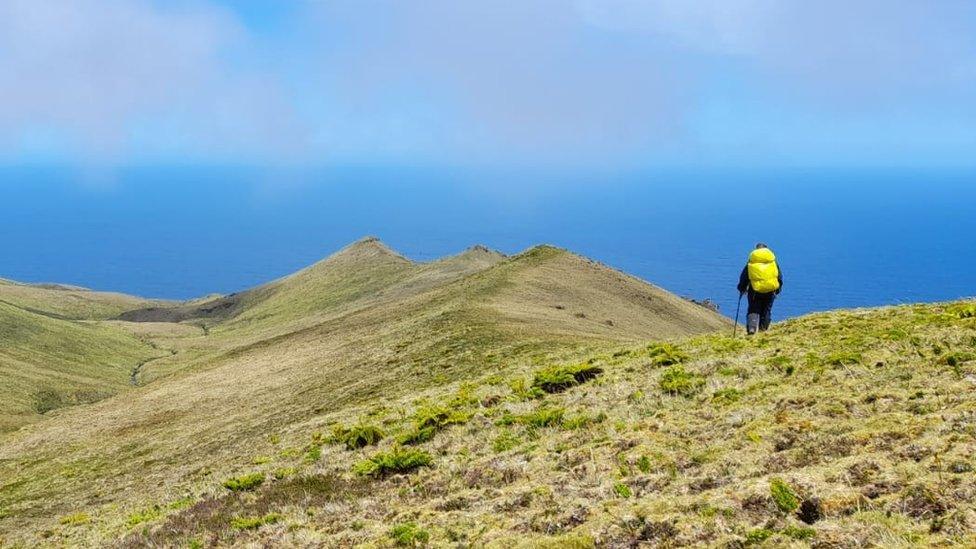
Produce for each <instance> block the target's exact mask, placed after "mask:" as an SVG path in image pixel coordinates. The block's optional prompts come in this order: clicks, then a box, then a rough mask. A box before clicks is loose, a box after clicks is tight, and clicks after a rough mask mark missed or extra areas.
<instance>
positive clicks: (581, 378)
mask: <svg viewBox="0 0 976 549" xmlns="http://www.w3.org/2000/svg"><path fill="white" fill-rule="evenodd" d="M602 373H603V368H600V367H598V366H594V365H593V364H567V365H559V366H549V367H547V368H543V369H541V370H539V371H537V372H536V373H535V378H534V379H533V380H532V386H533V387H537V388H539V389H541V390H542V391H545V392H547V393H561V392H563V391H565V390H566V389H569V388H570V387H575V386H577V385H580V384H581V383H586V382H587V381H589V380H591V379H593V378H595V377H596V376H598V375H600V374H602Z"/></svg>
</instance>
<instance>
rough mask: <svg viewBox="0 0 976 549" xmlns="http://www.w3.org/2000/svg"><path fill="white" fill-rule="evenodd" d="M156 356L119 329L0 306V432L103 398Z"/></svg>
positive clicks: (5, 305)
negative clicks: (45, 414) (138, 367)
mask: <svg viewBox="0 0 976 549" xmlns="http://www.w3.org/2000/svg"><path fill="white" fill-rule="evenodd" d="M158 354H159V351H157V350H155V349H153V348H152V347H150V346H148V345H146V344H145V343H143V342H142V341H140V340H139V339H137V338H136V337H133V336H132V335H129V334H127V333H125V332H122V331H120V330H117V329H114V328H111V327H105V326H99V325H97V324H92V323H87V322H81V321H72V320H61V319H57V318H51V317H48V316H45V315H43V314H38V313H34V312H30V311H26V310H24V309H21V308H18V307H14V306H13V305H10V304H8V303H5V302H0V431H4V430H9V429H12V428H14V427H17V426H20V425H22V424H24V423H26V422H29V421H33V420H36V419H38V418H39V416H40V415H41V414H44V413H48V412H51V411H53V410H55V409H57V408H62V407H65V406H69V405H72V404H79V403H86V402H94V401H96V400H101V399H103V398H106V397H108V396H110V395H112V394H114V393H116V392H118V391H120V390H122V389H125V388H126V387H127V386H128V384H129V377H130V374H131V372H132V369H133V368H135V367H136V366H137V365H138V364H139V363H141V362H142V361H144V360H147V359H149V358H151V357H153V356H155V355H158Z"/></svg>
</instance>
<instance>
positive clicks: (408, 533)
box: [390, 522, 430, 547]
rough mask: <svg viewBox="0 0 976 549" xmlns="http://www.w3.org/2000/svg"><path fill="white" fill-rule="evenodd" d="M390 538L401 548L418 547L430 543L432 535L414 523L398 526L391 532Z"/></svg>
mask: <svg viewBox="0 0 976 549" xmlns="http://www.w3.org/2000/svg"><path fill="white" fill-rule="evenodd" d="M390 537H391V538H393V542H394V543H396V544H397V545H398V546H400V547H417V546H418V545H424V544H426V543H427V542H428V541H430V534H429V533H427V530H424V529H423V528H421V527H420V526H417V524H416V523H414V522H405V523H403V524H397V525H396V526H394V527H393V528H392V529H391V530H390Z"/></svg>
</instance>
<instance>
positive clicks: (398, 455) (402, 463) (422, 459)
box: [353, 446, 433, 477]
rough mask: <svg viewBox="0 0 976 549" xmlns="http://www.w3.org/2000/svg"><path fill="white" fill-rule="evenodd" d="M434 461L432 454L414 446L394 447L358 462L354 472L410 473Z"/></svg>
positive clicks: (376, 473) (375, 475)
mask: <svg viewBox="0 0 976 549" xmlns="http://www.w3.org/2000/svg"><path fill="white" fill-rule="evenodd" d="M432 462H433V459H432V458H431V457H430V454H428V453H427V452H424V451H422V450H415V449H412V448H400V447H399V446H397V447H394V448H393V449H392V450H390V451H389V452H380V453H378V454H376V455H374V456H373V457H371V458H369V459H366V460H363V461H361V462H359V463H357V464H356V465H355V466H354V467H353V472H355V473H356V474H358V475H362V476H372V477H382V476H386V475H389V474H393V473H409V472H411V471H413V470H415V469H418V468H420V467H429V466H430V464H431V463H432Z"/></svg>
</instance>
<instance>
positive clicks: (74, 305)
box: [0, 279, 161, 320]
mask: <svg viewBox="0 0 976 549" xmlns="http://www.w3.org/2000/svg"><path fill="white" fill-rule="evenodd" d="M0 302H3V303H7V304H9V305H13V306H15V307H20V308H22V309H27V310H30V311H32V312H35V313H38V314H42V315H46V316H50V317H53V318H61V319H71V320H102V319H107V318H113V317H116V316H118V315H120V314H123V313H125V312H126V311H130V310H133V309H140V308H145V307H147V306H150V305H152V304H153V303H160V302H152V301H149V300H145V299H142V298H138V297H132V296H127V295H123V294H116V293H109V292H93V291H91V290H86V289H84V288H77V287H74V286H62V285H58V284H21V283H18V282H12V281H10V280H4V279H0ZM160 304H161V303H160Z"/></svg>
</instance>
